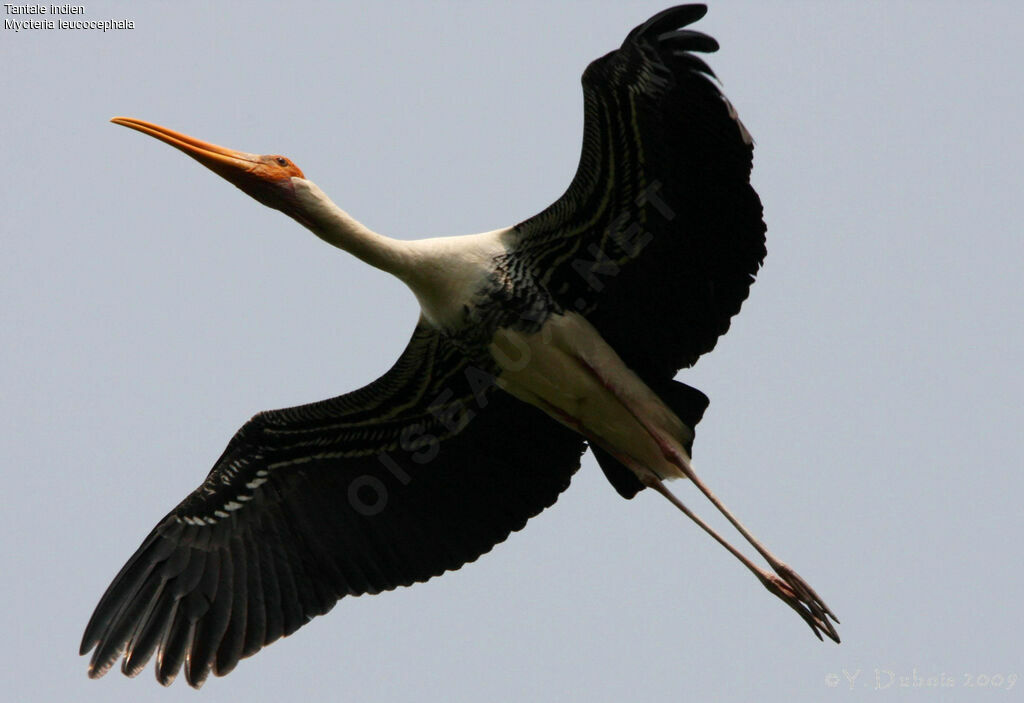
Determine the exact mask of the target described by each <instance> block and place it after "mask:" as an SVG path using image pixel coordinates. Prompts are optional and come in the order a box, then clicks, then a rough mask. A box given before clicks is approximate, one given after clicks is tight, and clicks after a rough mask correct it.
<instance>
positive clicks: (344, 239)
mask: <svg viewBox="0 0 1024 703" xmlns="http://www.w3.org/2000/svg"><path fill="white" fill-rule="evenodd" d="M292 185H293V186H294V188H295V194H296V196H297V197H298V200H299V203H300V205H301V210H302V212H301V215H302V217H303V219H304V220H305V221H303V222H302V224H304V225H305V226H306V227H307V228H309V229H310V231H312V232H313V234H315V235H316V236H318V237H320V239H322V240H324V241H325V242H327V243H328V244H332V245H334V246H336V247H338V248H339V249H344V250H345V251H347V252H349V253H350V254H352V255H353V256H355V257H357V258H359V259H361V260H362V261H365V262H366V263H368V264H370V265H371V266H373V267H375V268H379V269H381V270H382V271H387V272H388V273H391V274H394V275H395V276H398V277H399V278H402V279H405V278H407V277H408V275H409V273H410V271H411V269H412V268H414V262H413V260H412V248H411V247H410V246H409V242H403V241H401V240H398V239H391V238H390V237H385V236H384V235H383V234H378V233H376V232H374V231H373V230H371V229H370V228H368V227H366V226H365V225H363V224H362V223H361V222H359V221H358V220H356V219H355V218H354V217H352V216H351V215H349V214H348V213H347V212H345V211H344V210H342V209H341V208H340V207H338V206H337V205H335V204H334V203H333V202H332V201H331V199H330V198H329V197H327V194H326V193H324V192H323V191H322V190H320V188H319V187H318V186H317V185H316V184H315V183H313V182H312V181H308V180H306V179H304V178H292Z"/></svg>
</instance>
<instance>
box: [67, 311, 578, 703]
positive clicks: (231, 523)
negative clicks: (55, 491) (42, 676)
mask: <svg viewBox="0 0 1024 703" xmlns="http://www.w3.org/2000/svg"><path fill="white" fill-rule="evenodd" d="M492 382H493V379H492V378H491V377H490V376H489V375H488V374H487V373H486V371H484V370H481V369H476V368H474V367H472V366H470V365H469V364H467V363H466V362H465V361H464V357H463V356H462V355H461V354H459V353H458V351H457V350H455V349H454V348H452V347H451V346H450V344H448V343H447V342H446V341H445V339H444V338H443V337H441V336H440V335H438V333H437V332H435V331H433V330H432V329H430V328H428V327H426V326H423V325H421V326H420V327H418V328H417V330H416V332H415V334H414V335H413V338H412V340H411V341H410V343H409V345H408V347H407V348H406V350H405V352H404V353H403V354H402V356H401V358H400V359H399V361H398V362H397V363H396V364H395V365H394V366H393V367H392V368H391V370H390V371H388V372H387V373H386V374H385V375H384V376H382V377H381V378H380V379H378V380H377V381H375V382H374V383H372V384H370V385H369V386H366V387H365V388H363V389H361V390H358V391H355V392H353V393H349V394H347V395H342V396H339V397H337V398H333V399H330V400H325V401H322V402H319V403H313V404H310V405H305V406H300V407H296V408H289V409H286V410H277V411H271V412H265V413H260V414H259V415H256V416H255V417H254V418H253V419H252V420H250V421H249V422H247V423H246V424H245V425H244V426H243V427H242V429H241V430H239V432H238V433H237V434H236V435H235V436H234V438H233V439H232V440H231V442H230V443H229V444H228V446H227V449H226V450H225V451H224V454H223V455H222V456H221V457H220V459H219V460H218V461H217V463H216V465H215V466H214V467H213V470H212V471H210V473H209V475H208V476H207V478H206V480H205V481H204V482H203V484H202V485H201V486H200V487H199V488H197V489H196V490H195V491H193V493H192V494H191V495H189V496H188V497H187V498H186V499H185V500H184V501H182V502H181V503H180V504H179V505H178V506H177V507H176V508H175V509H174V510H172V511H171V512H170V513H169V514H168V515H167V516H166V517H165V518H164V519H163V520H161V521H160V523H159V524H158V525H157V526H156V527H155V528H154V529H153V531H152V532H151V533H150V534H149V536H148V537H146V539H145V540H144V541H143V543H142V545H141V546H140V547H139V549H138V551H136V552H135V554H134V556H132V558H131V559H130V560H129V561H128V563H127V564H125V566H124V567H123V568H122V569H121V571H120V573H119V574H118V575H117V576H116V577H115V578H114V581H113V582H112V583H111V584H110V586H109V588H108V589H107V591H106V593H105V594H104V595H103V598H102V599H101V600H100V603H99V605H98V606H97V607H96V611H95V613H94V614H93V616H92V618H91V620H90V621H89V624H88V626H87V627H86V630H85V634H84V636H83V639H82V646H81V652H82V653H83V654H85V653H87V652H88V651H89V650H91V649H93V648H95V652H94V654H93V657H92V662H91V664H90V669H89V673H90V676H93V677H98V676H102V675H103V674H104V673H106V671H107V670H108V669H109V668H110V667H111V666H112V665H113V664H114V663H115V662H116V661H117V659H118V657H119V656H121V654H122V653H123V654H124V662H123V666H122V670H123V671H124V673H126V674H128V675H135V674H137V673H138V672H140V671H141V670H142V669H143V668H145V666H146V663H147V662H148V661H149V659H150V657H151V656H152V655H153V654H154V653H156V655H157V664H156V674H157V678H158V680H159V681H160V682H161V683H163V684H165V685H166V684H169V683H170V682H171V681H173V679H174V677H175V676H176V675H177V673H178V671H179V669H180V668H181V665H182V663H183V662H184V664H185V675H186V678H187V680H188V682H189V683H190V684H191V685H193V686H196V687H198V686H199V685H201V684H202V683H203V681H204V680H205V679H206V677H207V675H208V674H209V672H210V671H211V670H212V671H213V672H214V673H215V674H217V675H223V674H226V673H227V672H229V671H231V669H232V668H234V666H235V665H236V664H237V663H238V661H239V659H241V658H242V657H246V656H249V655H251V654H253V653H255V652H256V651H258V650H259V649H260V648H261V647H263V646H264V645H267V644H269V643H271V642H273V641H274V640H276V639H278V638H279V637H282V636H285V635H288V634H290V633H292V632H294V631H295V630H296V629H298V628H299V627H301V626H302V625H303V624H305V623H306V622H307V621H309V619H310V618H312V617H313V616H315V615H321V614H323V613H326V612H327V611H328V610H330V609H331V608H332V607H333V606H334V603H335V602H336V601H337V600H338V599H339V598H341V597H342V596H345V595H358V594H362V593H378V592H380V591H384V590H390V589H393V588H395V587H396V586H407V585H410V584H412V583H414V582H418V581H425V580H427V579H429V578H431V577H432V576H437V575H439V574H441V573H443V572H444V571H447V570H451V569H457V568H459V567H460V566H461V565H462V564H465V563H466V562H470V561H473V560H474V559H476V558H477V557H478V556H480V555H481V554H483V553H485V552H487V551H489V550H490V549H491V548H492V547H493V546H494V545H495V544H497V543H499V542H501V541H503V540H504V539H505V538H506V537H507V536H508V534H509V533H510V532H511V531H513V530H518V529H520V528H522V527H523V525H524V524H525V523H526V521H527V519H529V518H530V517H532V516H534V515H536V514H537V513H539V512H540V511H541V510H543V509H544V508H545V507H547V506H549V505H551V504H552V503H554V502H555V500H556V498H557V497H558V494H559V493H560V492H561V491H563V490H564V489H565V488H566V487H567V486H568V485H569V481H570V478H571V476H572V474H573V473H574V472H575V471H576V469H577V468H578V467H579V460H580V455H581V453H582V451H583V448H584V445H583V440H582V439H581V438H580V437H579V436H578V435H576V434H574V433H573V432H571V431H570V430H567V429H565V428H563V427H562V426H561V425H559V424H557V423H555V422H553V421H552V420H550V419H549V418H548V417H547V416H546V415H544V414H543V413H541V412H540V411H538V410H536V409H534V408H533V407H531V406H528V405H526V404H524V403H521V402H520V401H518V400H516V399H514V398H512V397H511V396H509V395H507V394H506V393H504V392H501V391H496V390H494V388H493V386H492ZM492 391H493V392H492ZM526 438H528V439H526Z"/></svg>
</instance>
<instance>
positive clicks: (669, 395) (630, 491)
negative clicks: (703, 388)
mask: <svg viewBox="0 0 1024 703" xmlns="http://www.w3.org/2000/svg"><path fill="white" fill-rule="evenodd" d="M650 385H651V389H652V390H653V391H654V392H655V393H657V394H658V397H659V398H661V400H662V402H663V403H665V405H667V406H668V407H669V409H670V410H671V411H672V412H674V413H675V414H676V417H678V418H679V419H680V420H682V421H683V422H684V423H686V425H687V426H688V427H689V428H690V429H694V428H696V426H697V423H698V422H700V419H701V418H702V417H704V411H705V410H707V407H708V403H709V402H710V401H709V400H708V397H707V396H706V395H704V394H703V393H701V392H700V391H699V390H697V389H696V388H693V387H691V386H688V385H686V384H685V383H680V382H679V381H673V380H668V381H663V382H661V383H657V384H650ZM683 447H684V448H685V449H686V452H687V453H688V454H689V455H690V456H693V442H692V441H691V442H687V443H686V444H684V445H683ZM590 451H592V452H593V453H594V457H595V458H596V459H597V464H598V466H600V467H601V471H603V472H604V475H605V478H607V479H608V482H609V483H611V484H612V487H613V488H614V489H615V490H616V491H617V492H618V494H619V495H620V496H622V497H623V498H626V499H629V498H632V497H633V496H635V495H636V494H637V493H639V492H640V491H641V490H643V489H644V488H645V486H644V484H643V483H641V481H640V479H639V478H637V476H636V474H635V473H633V472H632V471H630V470H629V469H627V468H626V467H625V466H623V465H622V462H620V461H619V460H618V459H616V458H615V457H614V456H612V455H611V454H609V453H608V452H607V451H605V450H604V449H602V448H601V447H599V446H597V445H596V444H591V445H590Z"/></svg>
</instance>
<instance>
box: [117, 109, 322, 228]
mask: <svg viewBox="0 0 1024 703" xmlns="http://www.w3.org/2000/svg"><path fill="white" fill-rule="evenodd" d="M110 121H111V122H113V123H114V124H119V125H122V126H124V127H129V128H131V129H134V130H136V131H139V132H142V133H143V134H148V135H149V136H151V137H155V138H156V139H159V140H160V141H162V142H164V143H165V144H170V145H171V146H173V147H174V148H175V149H179V150H181V151H183V152H185V153H186V154H188V155H189V156H191V157H192V158H193V159H195V160H196V161H198V162H199V163H201V164H202V165H203V166H206V167H207V168H208V169H210V170H211V171H213V172H214V173H216V174H217V175H219V176H221V177H223V178H225V179H226V180H228V181H230V182H231V183H233V184H234V185H236V186H238V187H239V188H241V189H242V190H243V191H245V192H246V193H247V194H248V195H251V196H252V197H254V198H256V199H257V200H259V201H260V202H261V203H263V204H264V205H268V206H270V207H273V208H275V209H278V210H286V206H287V201H288V196H289V195H290V193H291V179H292V177H293V176H294V177H298V178H305V176H304V175H303V174H302V171H301V170H300V169H299V167H298V166H296V165H295V164H293V163H292V162H291V161H290V160H288V159H286V158H285V157H283V156H275V155H261V154H248V153H246V152H244V151H235V150H234V149H228V148H226V147H222V146H217V145H216V144H211V143H209V142H204V141H202V140H199V139H196V138H194V137H190V136H188V135H187V134H182V133H181V132H175V131H174V130H171V129H167V128H166V127H161V126H160V125H156V124H153V123H152V122H144V121H143V120H136V119H133V118H130V117H115V118H113V119H112V120H110Z"/></svg>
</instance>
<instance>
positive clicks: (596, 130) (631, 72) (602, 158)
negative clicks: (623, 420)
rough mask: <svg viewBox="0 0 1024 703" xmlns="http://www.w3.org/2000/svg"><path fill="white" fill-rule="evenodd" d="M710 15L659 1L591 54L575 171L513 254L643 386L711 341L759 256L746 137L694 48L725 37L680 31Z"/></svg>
mask: <svg viewBox="0 0 1024 703" xmlns="http://www.w3.org/2000/svg"><path fill="white" fill-rule="evenodd" d="M705 12H706V8H705V7H704V6H703V5H684V6H680V7H674V8H671V9H668V10H665V11H663V12H661V13H659V14H657V15H655V16H654V17H652V18H651V19H649V20H648V21H647V22H645V23H644V24H642V25H640V26H639V27H637V28H636V29H634V30H633V31H632V32H630V33H629V35H628V36H627V37H626V40H625V41H624V42H623V44H622V46H621V47H620V48H619V49H618V50H616V51H613V52H611V53H609V54H607V55H606V56H603V57H602V58H600V59H597V60H596V61H594V62H593V63H591V64H590V66H589V67H588V68H587V70H586V71H585V72H584V74H583V97H584V128H583V150H582V155H581V157H580V164H579V169H578V170H577V172H576V176H575V178H574V179H573V181H572V184H571V185H570V186H569V189H568V190H567V191H566V193H565V194H564V195H563V196H562V197H561V198H560V199H559V200H558V201H556V202H555V203H554V204H552V205H551V206H550V207H548V208H547V209H546V210H544V211H543V212H541V213H540V214H538V215H536V216H535V217H533V218H531V219H529V220H526V221H525V222H523V223H521V224H519V225H518V226H517V228H516V229H517V234H518V238H517V239H516V240H515V243H514V245H513V246H514V249H513V251H512V252H511V253H510V256H509V258H510V259H516V263H515V265H519V266H526V267H529V268H530V269H531V270H532V272H533V274H534V275H535V276H537V277H539V278H540V280H541V281H542V282H543V283H544V284H545V285H546V286H547V288H548V290H549V291H550V292H551V293H552V294H553V295H554V296H555V298H556V300H558V301H559V303H560V304H561V305H563V306H564V307H565V308H566V309H569V310H577V311H579V312H581V313H582V314H584V315H585V316H586V317H587V318H588V319H589V320H590V321H591V323H592V324H593V325H594V326H595V327H596V328H597V329H598V330H599V331H600V332H601V334H602V335H603V336H604V338H605V339H606V340H607V341H608V342H609V343H610V344H611V345H612V347H613V348H614V349H615V350H616V351H618V353H619V354H620V356H622V357H623V359H624V360H625V362H626V363H627V365H629V366H630V367H632V368H633V369H634V370H636V371H637V372H638V373H640V375H641V376H642V377H644V378H645V379H647V380H648V381H649V382H650V381H651V380H654V379H667V378H671V377H672V376H673V375H674V374H675V372H676V371H678V370H679V369H680V368H682V367H684V366H689V365H691V364H693V363H694V362H695V361H696V360H697V357H699V356H700V355H701V354H703V353H705V352H707V351H710V350H711V349H712V348H713V347H714V345H715V342H716V341H717V339H718V337H719V336H720V335H722V334H724V333H725V332H726V330H727V329H728V328H729V320H730V318H731V317H732V316H733V315H734V314H736V313H737V312H738V311H739V309H740V305H741V303H742V302H743V300H744V299H745V298H746V297H747V293H748V291H749V288H750V284H751V283H752V282H753V278H754V274H755V272H756V271H757V269H758V268H759V266H760V264H761V262H762V260H763V259H764V255H765V245H764V232H765V226H764V223H763V221H762V219H761V202H760V200H759V199H758V197H757V194H756V193H755V192H754V190H753V189H752V188H751V187H750V183H749V177H750V168H751V159H752V154H753V147H752V140H751V139H750V135H749V134H748V133H747V131H746V129H745V128H744V127H743V125H742V124H741V123H740V121H739V119H738V118H737V117H736V113H735V111H734V110H733V108H732V106H731V105H730V104H729V103H728V102H727V101H726V99H725V98H724V97H723V96H722V94H721V93H720V92H719V89H718V87H717V86H716V84H715V82H714V81H713V80H712V78H713V76H714V74H713V73H712V72H711V69H710V68H708V67H707V65H706V64H705V63H704V62H703V61H702V60H701V59H699V58H698V57H697V56H695V55H694V54H693V53H691V52H694V51H701V52H710V51H715V50H717V48H718V44H717V43H716V42H715V40H714V39H712V38H710V37H708V36H706V35H704V34H700V33H699V32H694V31H691V30H684V29H678V28H679V27H681V26H685V25H688V24H690V23H692V22H695V21H696V20H698V19H700V18H701V17H703V16H704V13H705Z"/></svg>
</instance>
